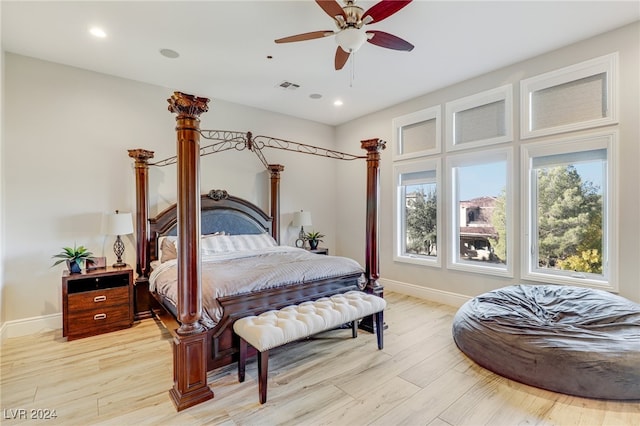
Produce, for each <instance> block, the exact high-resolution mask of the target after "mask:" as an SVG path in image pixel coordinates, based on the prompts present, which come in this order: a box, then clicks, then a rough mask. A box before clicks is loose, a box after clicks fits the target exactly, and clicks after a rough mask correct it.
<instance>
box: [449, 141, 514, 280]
mask: <svg viewBox="0 0 640 426" xmlns="http://www.w3.org/2000/svg"><path fill="white" fill-rule="evenodd" d="M511 156H512V155H511V149H510V148H509V149H501V150H491V151H482V152H474V153H473V154H465V155H457V156H452V157H450V158H449V159H448V161H447V172H448V176H449V177H450V179H451V191H450V193H451V203H450V209H451V210H450V213H449V214H450V215H451V223H452V224H453V225H452V226H451V229H450V232H451V234H450V235H451V238H450V240H449V241H450V242H451V249H450V255H449V258H448V266H449V268H452V269H461V270H467V271H473V272H479V273H487V274H493V275H499V276H509V277H510V276H513V271H512V266H511V264H512V262H511V261H510V257H511V253H512V250H511V234H512V232H511V216H512V214H511V188H510V182H511Z"/></svg>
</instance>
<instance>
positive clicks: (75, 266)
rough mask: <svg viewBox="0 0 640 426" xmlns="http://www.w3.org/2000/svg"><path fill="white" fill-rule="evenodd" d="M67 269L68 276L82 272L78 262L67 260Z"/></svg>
mask: <svg viewBox="0 0 640 426" xmlns="http://www.w3.org/2000/svg"><path fill="white" fill-rule="evenodd" d="M67 269H69V273H70V274H79V273H80V272H82V268H80V264H79V263H78V262H75V261H74V262H72V261H70V260H67Z"/></svg>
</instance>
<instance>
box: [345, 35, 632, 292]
mask: <svg viewBox="0 0 640 426" xmlns="http://www.w3.org/2000/svg"><path fill="white" fill-rule="evenodd" d="M639 32H640V24H639V23H638V22H636V23H634V24H631V25H628V26H625V27H622V28H620V29H618V30H615V31H612V32H610V33H607V34H603V35H601V36H598V37H595V38H593V39H589V40H585V41H583V42H580V43H576V44H574V45H571V46H568V47H565V48H562V49H559V50H556V51H553V52H549V53H547V54H544V55H541V56H539V57H536V58H532V59H530V60H527V61H524V62H520V63H517V64H514V65H512V66H509V67H506V68H503V69H500V70H497V71H494V72H491V73H488V74H485V75H482V76H479V77H477V78H473V79H470V80H468V81H464V82H461V83H459V84H456V85H453V86H450V87H447V88H445V89H442V90H439V91H437V92H433V93H429V94H427V95H424V96H420V97H418V98H415V99H413V100H410V101H408V102H405V103H402V104H400V105H396V106H394V107H392V108H389V109H386V110H383V111H379V112H376V113H374V114H371V115H368V116H366V117H362V118H360V119H358V120H354V121H352V122H350V123H347V124H344V125H342V126H339V127H338V128H337V132H336V137H337V142H338V146H339V147H341V146H345V145H346V144H348V143H351V141H353V140H361V139H368V138H372V137H378V138H382V139H384V140H386V141H387V142H388V143H389V148H388V149H387V150H386V151H385V152H383V154H382V167H381V211H380V224H381V227H380V272H381V277H382V278H383V282H384V281H387V282H389V283H391V284H392V286H393V287H395V288H396V289H405V290H408V291H410V292H414V293H417V294H425V295H432V296H436V297H437V296H438V295H441V296H443V297H442V299H443V300H446V299H447V297H446V296H447V292H453V293H455V294H462V295H467V296H474V295H477V294H480V293H483V292H485V291H489V290H492V289H495V288H499V287H502V286H505V285H509V284H512V283H516V282H520V281H521V280H520V279H519V278H518V277H519V274H520V265H519V261H518V262H515V263H516V264H515V277H514V278H513V279H505V278H497V277H491V276H487V275H481V274H471V273H466V272H460V271H453V270H448V269H447V268H446V266H443V267H442V268H432V267H426V266H418V265H411V264H406V263H400V262H394V261H393V221H392V217H393V206H394V189H393V187H392V184H393V178H392V161H391V157H392V155H391V152H390V151H391V145H390V144H391V143H392V129H391V120H392V119H393V118H394V117H399V116H402V115H405V114H408V113H411V112H414V111H417V110H421V109H424V108H428V107H431V106H435V105H442V106H443V114H444V104H445V103H446V102H449V101H453V100H456V99H459V98H462V97H465V96H469V95H473V94H475V93H479V92H482V91H485V90H489V89H493V88H496V87H499V86H502V85H504V84H507V83H512V84H513V88H514V135H515V139H514V144H513V146H514V147H515V149H516V150H515V151H514V159H515V160H516V163H517V162H518V159H519V152H518V147H519V145H520V141H519V136H518V135H519V122H518V117H519V103H518V101H517V99H519V81H520V80H521V79H523V78H528V77H532V76H535V75H538V74H541V73H544V72H547V71H551V70H555V69H559V68H563V67H566V66H569V65H572V64H575V63H579V62H582V61H585V60H587V59H591V58H594V57H597V56H601V55H605V54H608V53H611V52H614V51H619V52H620V74H619V76H620V103H619V104H620V115H619V118H620V124H619V130H620V140H619V147H618V148H619V150H618V155H619V159H618V160H619V161H618V164H619V166H620V167H619V170H618V172H619V181H620V183H619V200H620V206H619V209H618V212H619V214H618V217H617V218H615V219H614V220H615V221H616V223H617V224H618V226H619V229H620V238H619V241H617V244H618V253H619V274H618V277H619V290H620V291H619V293H620V294H621V295H622V296H625V297H627V298H629V299H632V300H635V301H640V262H639V261H638V259H640V244H639V241H640V221H639V220H638V211H640V193H639V190H638V186H639V185H638V182H640V167H638V166H639V164H640V143H639V142H638V141H640V129H639V120H638V117H640V105H639V104H640V103H639V102H638V99H639V98H640V87H639V83H640V82H639V78H638V76H639V75H640V59H639V57H638V55H639V52H640V40H639V38H638V33H639ZM443 121H444V120H443ZM443 134H444V129H443ZM516 170H518V168H517V164H516ZM338 178H339V181H340V182H342V183H343V186H342V189H341V191H340V192H339V194H338V203H339V205H340V206H341V208H340V214H339V217H338V222H337V223H338V230H337V235H339V236H340V237H341V238H339V240H338V247H337V248H338V251H340V252H341V253H343V254H344V255H347V256H350V257H354V258H356V259H359V260H360V261H362V258H363V254H362V252H363V249H362V244H361V242H362V241H363V240H364V224H363V220H364V219H363V218H364V211H365V199H364V185H365V183H364V178H363V177H361V175H360V174H359V170H358V168H357V167H356V165H354V164H345V165H339V169H338ZM514 205H515V206H516V212H519V207H518V206H519V205H520V200H519V194H516V200H515V204H514ZM516 216H519V215H518V214H516ZM515 229H520V219H519V218H516V223H515ZM354 230H355V231H356V234H355V235H354ZM343 237H344V238H343ZM514 247H515V249H516V250H515V256H514V258H515V259H520V257H521V255H520V239H519V236H517V235H516V241H515V244H514ZM445 255H446V254H445ZM443 265H446V262H443ZM395 284H399V287H397V286H396V285H395Z"/></svg>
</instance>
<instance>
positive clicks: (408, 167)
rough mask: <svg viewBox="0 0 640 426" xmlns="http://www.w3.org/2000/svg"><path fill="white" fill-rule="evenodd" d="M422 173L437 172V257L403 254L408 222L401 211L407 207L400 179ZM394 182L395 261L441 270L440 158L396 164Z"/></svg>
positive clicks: (435, 181)
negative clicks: (404, 175)
mask: <svg viewBox="0 0 640 426" xmlns="http://www.w3.org/2000/svg"><path fill="white" fill-rule="evenodd" d="M422 171H435V179H434V183H435V184H436V197H437V198H436V239H437V241H438V242H437V254H436V256H435V257H431V256H419V255H409V254H406V253H403V251H404V250H403V249H404V243H403V241H402V238H406V221H405V220H404V217H403V216H404V215H403V213H402V212H401V209H404V206H405V203H406V201H405V197H404V193H403V192H402V191H401V185H400V179H401V176H402V174H403V173H413V172H422ZM393 182H394V188H395V189H394V190H395V193H396V196H395V206H394V209H393V222H394V227H393V260H394V261H396V262H403V263H412V264H416V265H423V266H430V267H436V268H440V267H441V266H442V253H443V251H442V250H443V243H444V241H443V238H442V235H443V234H442V232H443V231H442V227H443V224H442V174H441V160H440V158H422V159H418V160H411V161H404V162H401V163H394V165H393Z"/></svg>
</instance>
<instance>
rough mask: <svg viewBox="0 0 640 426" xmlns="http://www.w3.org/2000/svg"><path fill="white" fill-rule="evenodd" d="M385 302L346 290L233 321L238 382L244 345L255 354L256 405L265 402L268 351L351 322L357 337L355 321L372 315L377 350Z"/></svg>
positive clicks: (243, 362)
mask: <svg viewBox="0 0 640 426" xmlns="http://www.w3.org/2000/svg"><path fill="white" fill-rule="evenodd" d="M386 306H387V302H386V301H385V300H384V299H383V298H382V297H378V296H375V295H373V294H368V293H363V292H361V291H349V292H347V293H344V294H337V295H335V296H331V297H323V298H321V299H318V300H315V301H310V302H303V303H301V304H299V305H292V306H287V307H285V308H282V309H280V310H274V311H268V312H264V313H262V314H260V315H258V316H250V317H245V318H241V319H239V320H237V321H236V322H235V323H234V324H233V330H234V331H235V332H236V334H237V335H238V336H239V337H240V354H239V359H238V380H239V381H240V382H244V376H245V366H246V362H247V343H248V344H250V345H251V346H253V347H254V348H256V350H257V351H258V376H259V379H258V390H259V393H260V403H261V404H264V403H265V402H266V401H267V374H268V369H269V366H268V365H269V349H272V348H276V347H278V346H281V345H284V344H285V343H289V342H293V341H295V340H299V339H302V338H305V337H309V336H312V335H314V334H317V333H320V332H322V331H326V330H331V329H333V328H336V327H338V326H340V325H342V324H345V323H348V322H353V325H352V329H351V330H352V337H353V338H355V337H357V336H358V321H357V320H359V319H361V318H363V317H366V316H369V315H373V316H374V320H375V329H376V336H377V340H378V349H382V347H383V334H382V333H383V328H384V326H383V311H384V308H385V307H386Z"/></svg>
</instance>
